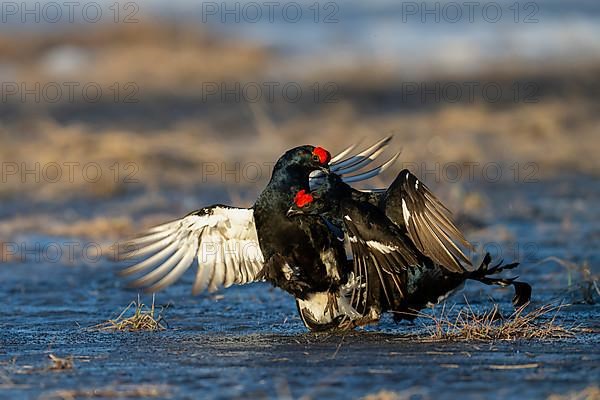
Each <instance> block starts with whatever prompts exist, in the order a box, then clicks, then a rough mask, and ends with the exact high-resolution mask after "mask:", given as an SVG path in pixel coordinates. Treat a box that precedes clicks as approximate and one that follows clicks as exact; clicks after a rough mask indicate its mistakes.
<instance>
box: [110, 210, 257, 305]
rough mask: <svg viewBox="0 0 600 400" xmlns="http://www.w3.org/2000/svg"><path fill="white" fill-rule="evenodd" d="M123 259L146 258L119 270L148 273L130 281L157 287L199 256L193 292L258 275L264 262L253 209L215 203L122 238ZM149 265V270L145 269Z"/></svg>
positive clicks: (173, 279) (214, 288)
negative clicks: (144, 232)
mask: <svg viewBox="0 0 600 400" xmlns="http://www.w3.org/2000/svg"><path fill="white" fill-rule="evenodd" d="M126 245H127V246H128V252H127V253H126V255H125V256H126V257H127V258H132V257H135V258H138V257H147V258H146V259H145V260H143V261H141V262H139V263H137V264H135V265H133V266H131V267H129V268H127V269H125V270H123V271H122V272H121V274H122V275H131V274H136V273H139V272H142V271H146V273H145V274H144V275H143V276H142V277H140V278H138V279H136V280H135V281H133V282H132V285H133V286H143V287H146V288H147V290H148V291H152V292H155V291H158V290H161V289H163V288H165V287H166V286H169V285H170V284H172V283H173V282H175V281H176V280H177V279H178V278H179V277H180V276H181V275H182V274H183V273H184V272H185V271H186V270H187V269H188V268H189V267H190V266H191V265H192V264H194V258H197V260H198V271H197V273H196V280H195V282H194V287H193V290H192V293H193V294H197V293H200V292H202V291H204V290H206V289H208V290H209V291H210V292H213V291H215V290H217V289H218V288H219V287H220V286H223V287H229V286H231V285H232V284H234V283H235V284H244V283H249V282H253V281H255V280H257V275H258V273H259V272H260V271H261V269H262V267H263V262H264V261H263V255H262V252H261V251H260V247H259V244H258V237H257V234H256V226H255V224H254V212H253V210H252V209H246V208H233V207H228V206H222V205H216V206H211V207H205V208H202V209H200V210H198V211H194V212H192V213H190V214H188V215H186V216H185V217H183V218H181V219H178V220H175V221H172V222H169V223H166V224H163V225H160V226H157V227H154V228H151V229H150V230H148V231H147V232H146V235H145V236H142V237H140V238H137V239H133V240H131V241H129V242H127V243H126ZM148 270H150V271H149V272H147V271H148Z"/></svg>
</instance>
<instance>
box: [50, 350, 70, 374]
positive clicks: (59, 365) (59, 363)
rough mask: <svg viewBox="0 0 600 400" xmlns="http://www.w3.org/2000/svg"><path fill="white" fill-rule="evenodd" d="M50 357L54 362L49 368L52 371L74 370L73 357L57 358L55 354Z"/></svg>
mask: <svg viewBox="0 0 600 400" xmlns="http://www.w3.org/2000/svg"><path fill="white" fill-rule="evenodd" d="M48 357H49V358H50V360H52V364H51V365H50V366H49V367H48V370H50V371H61V370H65V369H73V366H74V364H73V357H67V358H62V357H57V356H55V355H54V354H49V355H48Z"/></svg>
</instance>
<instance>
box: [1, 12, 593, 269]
mask: <svg viewBox="0 0 600 400" xmlns="http://www.w3.org/2000/svg"><path fill="white" fill-rule="evenodd" d="M2 7H3V9H2V24H1V25H0V28H1V29H0V80H1V82H2V91H1V92H2V107H1V109H0V136H1V140H2V146H0V159H1V161H2V171H1V172H2V176H1V178H2V183H1V185H0V198H1V199H2V202H1V204H0V221H1V224H0V235H1V236H0V240H2V241H3V242H11V243H12V242H23V241H24V242H27V241H29V240H30V239H31V238H37V235H50V236H59V237H77V238H81V237H82V236H83V237H86V238H87V239H90V240H94V241H97V242H98V243H101V244H102V246H103V248H105V247H106V246H109V244H110V243H114V240H116V239H118V238H119V237H121V236H122V235H128V234H131V233H133V232H134V231H136V230H138V229H140V228H141V227H144V226H147V225H148V224H151V223H154V222H157V221H161V220H163V219H165V218H171V217H175V216H178V215H181V214H183V213H187V212H188V211H190V210H193V209H195V208H197V207H199V206H202V205H206V204H209V203H214V202H223V203H229V204H234V205H239V206H248V205H251V204H252V202H253V200H254V199H255V198H256V196H257V194H258V193H259V192H260V191H261V190H262V188H263V187H264V185H265V184H266V181H267V180H268V178H269V176H270V172H271V170H270V168H271V166H272V163H273V162H274V161H275V160H276V159H277V157H278V156H279V155H281V154H282V153H283V152H284V150H286V149H288V148H290V147H293V146H296V145H299V144H304V143H310V144H314V145H321V146H324V147H326V148H328V149H330V150H331V151H332V152H333V153H335V152H336V151H341V150H342V149H343V148H345V147H346V146H347V145H349V144H351V143H354V142H357V141H359V140H363V143H364V145H366V144H368V143H370V142H373V141H375V140H376V139H378V138H380V137H383V136H386V135H390V134H393V135H394V137H395V139H394V146H395V149H394V150H396V149H400V148H401V149H402V150H403V153H402V157H401V159H400V162H399V163H398V164H397V168H394V169H392V170H390V171H388V173H386V174H385V175H384V176H382V177H381V178H380V179H379V180H374V181H373V182H370V183H369V185H370V186H382V185H386V184H387V183H389V182H391V180H392V179H393V178H394V176H395V174H396V173H397V172H398V171H399V170H400V169H401V168H402V167H408V168H410V169H411V170H412V171H413V172H414V173H416V174H417V175H418V176H420V177H421V179H423V180H424V181H426V182H427V183H428V184H429V185H430V186H432V187H433V188H434V190H435V191H436V193H438V195H439V196H440V197H441V198H442V199H443V200H445V201H446V202H448V204H449V205H450V208H451V209H453V210H454V212H455V213H456V214H457V217H458V218H459V219H460V221H461V223H462V224H463V227H464V228H465V229H468V228H475V227H479V228H481V227H483V226H484V225H486V224H490V223H493V222H496V220H497V218H495V217H497V216H498V215H499V214H501V213H502V212H504V211H506V210H507V209H509V208H510V209H513V212H521V213H523V214H527V215H526V216H531V217H532V218H534V219H530V220H529V221H528V222H532V223H544V218H543V215H540V214H539V213H538V214H535V213H536V212H538V211H536V209H537V208H536V207H539V205H540V204H542V203H543V202H545V201H551V203H552V204H553V205H554V206H556V207H558V203H557V202H556V201H555V200H556V199H552V197H553V196H556V195H555V194H552V193H547V192H545V190H555V191H556V190H562V192H560V193H563V192H565V193H563V194H564V195H565V196H571V197H569V198H568V199H566V200H565V201H566V203H565V209H560V212H558V215H557V218H559V219H560V220H561V221H560V224H561V226H563V227H567V228H569V227H573V215H574V213H576V212H583V213H588V214H586V215H585V217H584V218H583V220H582V221H587V220H588V219H589V217H591V214H593V215H594V216H597V215H598V207H597V205H596V204H595V203H594V204H588V203H585V199H586V198H588V197H589V196H597V195H598V190H599V188H598V182H597V175H598V173H599V171H600V165H599V164H600V161H598V160H599V158H598V156H597V155H598V154H599V153H600V140H599V134H600V119H599V111H600V110H599V108H598V98H599V96H598V94H599V85H600V79H599V77H600V64H599V60H600V42H599V41H598V39H597V38H598V37H599V36H600V23H599V22H600V3H598V2H597V1H593V0H589V1H586V0H577V1H570V2H568V3H566V2H563V1H559V0H545V1H540V2H522V3H519V2H512V1H508V0H506V1H504V0H502V1H496V2H487V3H473V4H471V3H466V4H465V3H460V2H445V1H442V2H397V1H387V0H379V1H373V2H369V4H368V5H367V4H366V3H364V2H360V1H344V2H341V3H337V2H322V3H319V2H310V1H299V2H289V3H273V4H271V3H268V2H267V3H261V2H246V1H241V2H240V1H235V2H234V1H225V2H202V3H195V2H191V1H183V0H178V1H171V2H169V3H168V4H165V3H164V2H160V1H144V2H121V3H112V2H108V1H106V2H103V1H99V2H83V3H78V2H75V3H73V4H70V3H69V4H63V3H60V2H33V1H30V2H19V3H11V2H5V3H3V4H2ZM565 185H567V186H565ZM595 198H596V197H594V199H595ZM495 200H498V201H499V203H498V204H497V205H498V206H499V207H497V206H496V205H493V203H494V201H495ZM532 201H533V202H534V204H532V203H531V202H532ZM582 202H583V203H582ZM556 207H555V210H558V208H556ZM514 210H517V211H514ZM531 213H533V214H531ZM590 213H591V214H590ZM530 226H531V225H530ZM573 229H574V230H575V231H577V232H583V233H584V235H583V236H582V238H583V239H584V240H590V241H592V240H593V241H596V242H597V240H598V237H599V235H600V233H599V232H598V229H597V227H591V226H590V227H588V228H581V229H579V227H575V228H573ZM505 234H507V235H513V236H514V235H515V233H514V232H512V233H511V232H505ZM558 234H560V232H558V233H557V235H558ZM516 236H518V238H517V237H516ZM516 236H515V241H519V240H527V241H529V239H524V238H523V235H516ZM15 238H17V239H16V240H15ZM532 240H533V241H536V240H537V239H532ZM557 240H559V239H557ZM560 240H562V241H563V243H562V245H563V246H561V250H560V252H561V253H562V252H563V251H566V250H565V249H568V247H569V243H568V240H566V237H565V236H562V237H561V239H560ZM577 243H578V244H580V243H581V242H579V241H578V242H577ZM9 247H10V246H8V247H7V246H6V245H5V246H4V247H3V252H4V253H8V254H4V256H5V260H8V259H17V260H19V259H23V257H22V256H21V255H20V254H14V255H11V253H15V249H14V248H13V249H11V248H9ZM13 247H14V246H13ZM590 247H592V246H588V247H586V248H590ZM582 251H583V249H582ZM17 253H21V251H20V249H19V250H18V252H17ZM572 253H575V254H569V255H571V256H573V257H575V258H577V259H578V260H576V261H580V260H579V258H585V256H586V255H584V254H581V251H580V250H579V249H578V250H574V251H573V252H572ZM103 255H106V254H103ZM553 255H556V254H553ZM561 255H564V254H561ZM590 257H591V256H590ZM595 257H597V254H596V256H595ZM25 258H26V257H25ZM596 260H597V258H596ZM25 261H27V260H25Z"/></svg>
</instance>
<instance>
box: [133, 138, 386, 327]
mask: <svg viewBox="0 0 600 400" xmlns="http://www.w3.org/2000/svg"><path fill="white" fill-rule="evenodd" d="M389 140H390V138H386V139H383V140H380V141H379V142H377V143H375V144H374V145H373V146H371V147H369V148H368V149H366V150H365V151H363V152H361V153H359V154H358V155H355V156H352V157H348V158H346V159H343V157H345V156H346V155H347V154H348V153H349V152H350V151H352V149H353V148H348V149H346V150H345V151H343V152H342V153H341V154H339V155H338V156H336V157H335V158H334V159H331V160H330V158H331V157H330V154H329V153H328V152H327V151H326V150H324V149H323V148H320V147H313V146H300V147H296V148H294V149H291V150H289V151H287V152H286V153H285V154H284V155H283V156H282V157H281V158H280V159H279V160H278V161H277V163H276V164H275V167H274V170H273V174H272V177H271V180H270V182H269V183H268V185H267V187H266V188H265V190H264V191H263V192H262V193H261V194H260V196H259V198H258V199H257V201H256V203H255V205H254V206H253V207H252V208H248V209H247V208H235V207H230V206H225V205H220V204H218V205H213V206H209V207H205V208H202V209H200V210H197V211H194V212H192V213H190V214H188V215H186V216H185V217H183V218H181V219H178V220H175V221H172V222H169V223H166V224H163V225H160V226H157V227H154V228H151V229H150V230H149V231H148V232H146V234H145V235H144V236H142V237H139V238H137V239H133V240H131V241H129V242H127V246H128V249H129V251H127V252H126V253H125V256H126V257H127V258H129V257H136V258H138V257H141V258H145V259H144V260H142V261H140V262H139V263H137V264H135V265H133V266H131V267H129V268H127V269H125V270H123V271H122V274H123V275H131V274H139V273H141V272H145V275H143V276H141V277H138V278H137V279H135V280H134V281H133V282H132V283H131V284H132V285H133V286H143V287H146V288H147V290H149V291H157V290H160V289H163V288H164V287H166V286H168V285H170V284H172V283H173V282H175V281H176V280H177V279H178V278H179V277H180V276H181V275H182V274H183V273H184V272H185V271H186V270H187V269H188V268H189V267H190V266H191V265H192V264H193V263H194V259H197V261H198V271H197V273H196V279H195V282H194V285H193V291H192V292H193V293H194V294H197V293H200V292H202V291H203V290H206V289H208V290H209V291H214V290H217V289H218V288H219V287H220V286H223V287H228V286H230V285H232V284H244V283H249V282H254V281H260V280H267V281H269V282H271V283H273V284H274V285H275V286H278V287H280V288H282V289H284V290H286V291H288V292H289V293H291V294H293V295H294V296H295V297H296V298H297V299H299V301H305V300H306V301H309V302H316V303H318V304H321V302H325V305H324V306H323V310H324V311H323V312H324V313H329V315H330V316H331V315H332V314H333V313H334V311H333V310H335V312H336V313H337V314H336V315H338V314H342V313H343V315H347V314H348V313H350V314H351V313H352V311H351V310H349V309H347V308H345V307H344V302H345V299H344V298H342V297H340V296H339V295H338V293H339V291H340V285H341V284H343V283H344V282H345V278H346V277H347V276H348V273H347V271H345V270H344V268H347V267H348V263H347V260H346V257H345V252H344V249H343V246H342V244H341V243H340V242H338V241H337V239H336V237H335V235H333V234H332V233H331V232H330V230H329V229H328V227H327V226H326V225H325V224H324V223H323V222H320V219H317V221H315V218H314V217H311V216H308V217H306V218H302V217H300V218H299V219H298V218H296V219H294V220H290V219H289V218H287V217H286V212H287V210H288V208H289V204H290V202H291V201H292V199H293V197H294V194H295V192H297V191H300V190H304V191H308V190H309V187H310V181H311V180H314V178H312V179H311V178H310V177H309V175H310V174H311V172H313V171H326V170H327V169H328V166H329V165H328V164H329V163H330V166H331V168H332V169H334V168H335V170H336V171H337V172H338V173H339V174H340V175H341V176H344V175H347V174H348V173H349V172H355V171H357V170H358V169H359V168H357V166H360V168H362V167H364V166H366V165H368V164H369V163H371V162H372V161H373V160H375V159H376V158H377V157H378V156H379V155H380V154H381V152H382V151H383V149H384V148H385V147H386V146H387V145H388V143H389ZM396 157H397V155H396V156H394V157H393V158H392V159H390V160H389V161H387V162H385V163H384V164H382V165H380V166H378V167H376V168H373V169H371V170H369V171H366V172H364V173H359V174H357V175H354V176H349V177H347V178H348V179H351V180H352V181H359V180H364V179H368V178H370V177H372V176H375V175H377V174H378V173H380V172H382V171H383V170H385V169H386V168H387V167H388V166H389V165H391V164H392V162H393V161H394V160H395V158H396ZM340 164H342V166H341V167H340V166H339V165H340ZM344 178H346V177H344ZM148 270H150V271H149V272H148ZM313 296H314V297H313ZM332 300H333V303H332ZM338 301H339V302H341V303H342V304H341V312H339V311H338V310H339V309H340V304H338V303H337V302H338ZM327 310H329V311H327ZM336 315H334V317H335V316H336ZM305 323H306V321H305Z"/></svg>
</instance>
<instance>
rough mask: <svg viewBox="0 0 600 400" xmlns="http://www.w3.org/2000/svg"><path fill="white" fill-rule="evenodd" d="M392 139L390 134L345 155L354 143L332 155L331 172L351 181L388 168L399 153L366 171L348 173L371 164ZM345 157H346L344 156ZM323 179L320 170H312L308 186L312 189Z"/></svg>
mask: <svg viewBox="0 0 600 400" xmlns="http://www.w3.org/2000/svg"><path fill="white" fill-rule="evenodd" d="M391 140H392V136H388V137H385V138H383V139H381V140H379V141H378V142H376V143H374V144H373V145H371V146H369V147H368V148H366V149H365V150H363V151H361V152H360V153H358V154H356V155H352V156H349V157H346V156H347V155H348V154H350V153H351V152H352V151H353V150H354V149H355V148H356V146H357V145H356V144H353V145H351V146H349V147H348V148H346V149H345V150H343V151H342V152H340V153H339V154H338V155H336V156H335V157H333V158H332V159H331V161H330V162H329V167H330V169H331V172H332V173H335V174H337V175H339V176H340V177H341V178H342V180H343V181H344V182H346V183H352V182H360V181H364V180H367V179H371V178H373V177H375V176H377V175H379V174H381V173H382V172H383V171H385V170H386V169H388V168H389V167H390V166H391V165H392V164H394V162H395V161H396V160H397V159H398V157H399V156H400V153H396V154H394V155H393V156H392V157H391V158H390V159H388V160H387V161H385V162H384V163H382V164H380V165H378V166H377V167H375V168H372V169H369V170H367V171H362V172H359V173H357V174H355V175H350V174H351V173H354V172H357V171H360V170H362V169H363V168H365V167H366V166H367V165H369V164H371V163H372V162H373V161H375V160H376V159H377V158H379V156H381V154H382V153H383V152H384V151H385V149H386V148H387V147H388V145H389V143H390V141H391ZM344 157H346V158H344ZM324 180H325V175H324V174H323V172H321V171H314V172H313V173H312V174H311V176H310V178H309V183H310V188H311V190H314V189H315V188H317V187H318V186H320V185H321V184H323V182H324Z"/></svg>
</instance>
